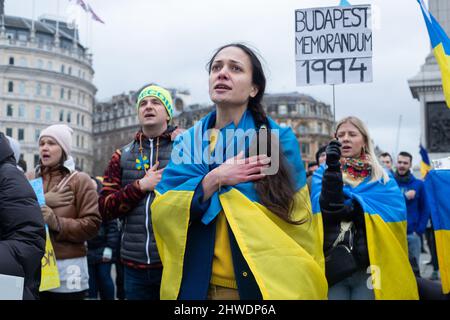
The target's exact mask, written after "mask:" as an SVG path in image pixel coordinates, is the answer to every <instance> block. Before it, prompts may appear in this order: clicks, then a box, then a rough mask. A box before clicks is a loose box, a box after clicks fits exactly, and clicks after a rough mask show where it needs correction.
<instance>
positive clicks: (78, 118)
mask: <svg viewBox="0 0 450 320" xmlns="http://www.w3.org/2000/svg"><path fill="white" fill-rule="evenodd" d="M79 125H80V114H79V113H77V126H79Z"/></svg>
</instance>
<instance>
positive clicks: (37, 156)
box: [34, 154, 40, 168]
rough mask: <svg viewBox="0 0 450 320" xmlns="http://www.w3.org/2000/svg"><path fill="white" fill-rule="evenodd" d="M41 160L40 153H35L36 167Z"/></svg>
mask: <svg viewBox="0 0 450 320" xmlns="http://www.w3.org/2000/svg"><path fill="white" fill-rule="evenodd" d="M39 160H40V158H39V155H38V154H35V155H34V167H35V168H36V167H37V165H38V164H39Z"/></svg>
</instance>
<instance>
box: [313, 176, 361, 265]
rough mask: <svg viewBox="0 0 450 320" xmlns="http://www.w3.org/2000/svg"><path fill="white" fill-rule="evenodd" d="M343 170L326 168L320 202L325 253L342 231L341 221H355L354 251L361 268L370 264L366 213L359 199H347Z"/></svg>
mask: <svg viewBox="0 0 450 320" xmlns="http://www.w3.org/2000/svg"><path fill="white" fill-rule="evenodd" d="M343 188H344V183H343V180H342V173H341V171H333V170H330V169H329V168H328V169H326V170H325V173H324V175H323V180H322V192H321V194H320V198H319V202H320V209H321V211H322V219H323V232H324V243H323V249H324V252H325V255H326V254H327V251H328V250H330V249H331V247H332V245H333V243H334V241H335V240H336V238H337V237H338V235H339V232H340V223H341V221H353V223H354V225H355V228H356V234H355V236H354V241H353V253H354V255H355V258H356V260H357V262H358V264H359V266H360V268H361V269H363V268H364V269H365V268H367V267H368V266H369V265H370V262H369V253H368V250H367V238H366V224H365V221H364V213H363V210H362V208H361V206H360V205H359V203H358V202H357V201H354V200H350V199H346V197H345V195H344V190H343Z"/></svg>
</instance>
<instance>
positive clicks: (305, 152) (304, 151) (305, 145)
mask: <svg viewBox="0 0 450 320" xmlns="http://www.w3.org/2000/svg"><path fill="white" fill-rule="evenodd" d="M301 150H302V155H309V143H305V142H302V144H301Z"/></svg>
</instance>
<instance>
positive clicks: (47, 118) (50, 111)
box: [45, 107, 52, 121]
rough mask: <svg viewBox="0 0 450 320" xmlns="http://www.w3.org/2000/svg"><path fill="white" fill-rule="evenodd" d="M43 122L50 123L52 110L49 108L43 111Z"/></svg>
mask: <svg viewBox="0 0 450 320" xmlns="http://www.w3.org/2000/svg"><path fill="white" fill-rule="evenodd" d="M45 120H46V121H52V108H50V107H47V108H46V109H45Z"/></svg>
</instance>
